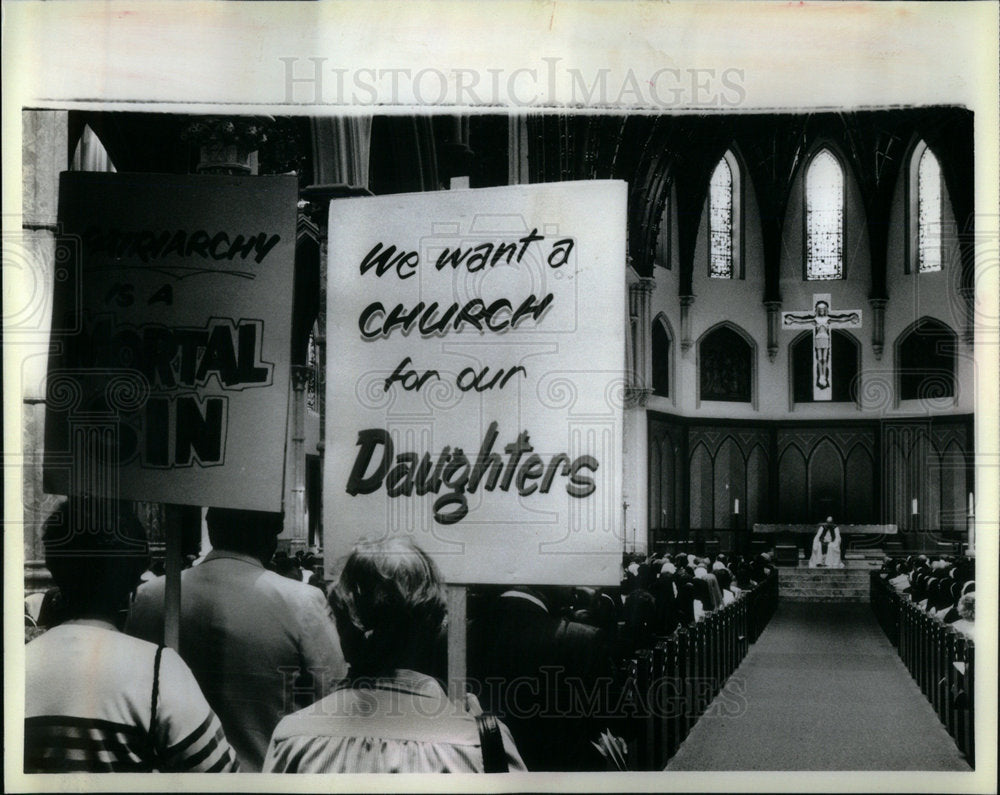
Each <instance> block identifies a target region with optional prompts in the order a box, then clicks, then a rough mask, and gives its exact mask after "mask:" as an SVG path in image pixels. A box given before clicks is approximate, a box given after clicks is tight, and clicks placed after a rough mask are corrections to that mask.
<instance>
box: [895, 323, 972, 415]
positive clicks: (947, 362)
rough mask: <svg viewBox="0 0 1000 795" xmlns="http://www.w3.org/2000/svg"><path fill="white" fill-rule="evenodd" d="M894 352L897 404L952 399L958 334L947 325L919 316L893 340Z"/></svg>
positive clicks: (954, 387) (954, 384)
mask: <svg viewBox="0 0 1000 795" xmlns="http://www.w3.org/2000/svg"><path fill="white" fill-rule="evenodd" d="M894 349H895V364H896V368H895V369H896V395H897V403H898V401H900V400H931V399H939V398H944V397H949V396H950V397H954V396H955V394H956V367H957V360H958V335H957V334H956V333H955V332H954V331H953V330H952V328H951V327H950V326H949V325H948V324H947V323H944V322H942V321H940V320H938V319H937V318H935V317H931V316H930V315H924V316H922V317H919V318H917V319H916V320H915V321H913V323H911V324H910V325H909V326H907V327H906V328H905V329H903V331H902V332H900V334H899V336H898V337H896V342H895V345H894Z"/></svg>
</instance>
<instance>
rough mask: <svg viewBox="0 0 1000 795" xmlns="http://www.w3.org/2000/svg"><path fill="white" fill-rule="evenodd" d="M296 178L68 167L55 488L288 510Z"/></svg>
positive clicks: (49, 408) (52, 462)
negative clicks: (284, 479)
mask: <svg viewBox="0 0 1000 795" xmlns="http://www.w3.org/2000/svg"><path fill="white" fill-rule="evenodd" d="M296 199H297V185H296V181H295V178H294V177H256V178H250V177H228V176H181V175H165V174H105V173H72V172H70V173H64V174H62V178H61V181H60V190H59V201H60V205H59V221H60V235H61V239H62V242H63V245H62V246H61V249H60V250H63V251H68V252H71V253H72V256H71V257H70V258H69V259H68V260H67V261H66V262H63V263H60V266H59V267H58V268H57V271H56V282H55V283H56V293H55V301H54V314H53V326H52V327H53V343H54V345H53V349H52V355H51V356H50V360H49V369H48V375H47V389H46V429H45V431H46V433H45V453H46V455H45V479H46V490H47V491H50V492H53V493H59V494H67V493H70V494H73V493H95V494H98V495H99V496H110V497H117V498H121V499H139V500H148V501H154V502H169V503H180V504H188V505H216V506H221V507H230V508H247V509H255V510H273V511H276V510H280V508H281V498H282V476H283V462H284V443H285V435H286V414H287V405H288V372H289V357H290V333H291V331H290V329H291V317H292V311H291V304H292V285H293V267H294V257H295V212H296Z"/></svg>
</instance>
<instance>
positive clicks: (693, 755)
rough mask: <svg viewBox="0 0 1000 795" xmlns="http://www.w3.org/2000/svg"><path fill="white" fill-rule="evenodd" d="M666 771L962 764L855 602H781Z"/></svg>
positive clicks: (889, 648) (953, 766)
mask: <svg viewBox="0 0 1000 795" xmlns="http://www.w3.org/2000/svg"><path fill="white" fill-rule="evenodd" d="M667 770H969V765H968V764H967V763H966V761H965V759H964V757H963V756H962V755H961V754H960V753H959V751H958V748H957V747H956V746H955V743H954V741H953V740H952V738H951V737H950V736H949V735H948V732H947V731H946V730H945V728H944V726H942V725H941V722H940V721H939V720H938V718H937V715H936V714H935V712H934V710H933V708H932V707H931V706H930V704H929V703H928V702H927V699H926V698H924V695H923V694H922V693H921V692H920V689H919V688H918V687H917V685H916V683H915V682H914V681H913V679H911V678H910V674H909V672H908V671H907V670H906V668H905V667H904V666H903V664H902V662H900V660H899V656H898V655H897V654H896V650H895V649H894V648H893V646H892V644H891V643H890V642H889V641H888V639H887V638H886V637H885V635H884V634H883V633H882V630H881V629H880V628H879V626H878V624H877V623H876V622H875V618H874V616H873V615H872V612H871V608H870V607H869V606H868V605H864V604H843V603H842V604H801V603H800V604H796V603H793V602H783V603H781V604H779V606H778V611H777V612H776V613H775V615H774V618H772V619H771V622H770V623H769V624H768V626H767V628H766V629H765V630H764V633H763V634H762V635H761V637H760V639H759V640H758V641H757V643H755V644H754V645H753V646H752V647H751V649H750V653H749V654H748V655H747V657H746V659H744V661H743V663H742V665H740V667H739V668H738V669H737V670H736V672H735V673H734V674H733V676H732V677H731V678H730V680H729V682H728V683H727V685H726V687H725V688H724V689H723V691H722V692H721V693H720V694H719V696H718V697H717V698H716V699H715V701H714V702H713V703H712V704H711V705H710V706H709V709H708V710H707V711H706V713H705V715H704V716H703V717H702V718H701V720H699V722H698V723H697V725H696V726H695V727H694V729H693V730H692V732H691V734H690V735H689V736H688V738H687V740H685V741H684V743H683V744H682V745H681V747H680V749H679V750H678V752H677V754H676V755H675V756H674V758H673V759H671V761H670V763H669V764H668V765H667Z"/></svg>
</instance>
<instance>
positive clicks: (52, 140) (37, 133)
mask: <svg viewBox="0 0 1000 795" xmlns="http://www.w3.org/2000/svg"><path fill="white" fill-rule="evenodd" d="M21 135H22V146H21V169H22V172H21V174H22V176H21V187H22V194H21V201H22V217H21V234H20V236H19V237H16V238H11V239H8V238H6V237H5V239H4V251H3V277H4V293H5V300H4V304H5V305H4V345H5V346H8V348H7V351H8V352H13V353H15V355H17V356H18V357H20V356H21V355H25V360H24V363H23V366H22V367H21V369H20V373H19V374H18V375H19V377H20V379H21V380H20V386H19V387H15V386H14V384H11V383H7V384H5V386H7V387H9V388H11V389H18V388H19V389H20V392H21V394H20V395H19V397H20V399H21V411H22V414H23V416H22V420H21V422H19V423H15V424H18V425H20V428H21V433H22V438H21V450H20V451H17V450H12V451H11V452H12V453H15V452H21V451H23V452H24V457H23V459H22V467H23V468H22V472H21V480H22V491H21V497H22V500H23V506H22V509H23V517H24V524H23V526H22V527H23V544H24V560H25V586H26V590H27V591H28V592H30V591H32V590H42V589H44V588H46V587H48V585H49V583H50V582H51V578H50V577H49V575H48V570H47V569H46V568H45V563H44V559H45V553H44V549H43V547H42V523H43V522H44V521H45V519H46V517H47V516H48V514H49V513H51V511H52V510H53V509H54V508H55V507H56V505H57V504H58V500H57V499H56V498H55V497H53V496H51V495H46V494H45V493H44V491H43V489H42V456H41V452H42V450H43V449H44V434H43V428H44V415H45V386H44V384H45V370H46V356H45V355H44V353H45V351H46V350H47V348H48V344H49V342H48V341H49V327H50V325H51V322H52V289H53V284H54V280H55V279H56V277H57V273H58V268H57V262H59V263H60V264H61V265H68V266H69V267H74V266H75V261H73V259H72V258H70V260H69V262H66V263H63V262H62V257H61V256H57V255H60V253H61V252H60V250H59V246H58V244H57V241H56V231H57V221H58V218H57V212H58V206H59V173H60V172H62V171H65V170H66V169H67V168H68V166H69V156H68V148H69V143H68V136H69V114H68V113H67V112H65V111H53V110H26V111H22V113H21ZM11 299H12V300H11ZM29 353H36V354H37V355H31V356H28V355H27V354H29ZM9 419H11V418H9Z"/></svg>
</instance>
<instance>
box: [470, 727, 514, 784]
mask: <svg viewBox="0 0 1000 795" xmlns="http://www.w3.org/2000/svg"><path fill="white" fill-rule="evenodd" d="M476 727H477V728H478V729H479V743H480V746H481V747H482V749H483V772H484V773H506V772H508V770H509V768H508V767H507V752H506V750H504V747H503V735H502V734H500V723H499V721H497V718H496V715H491V714H490V713H489V712H484V713H483V714H482V715H477V716H476Z"/></svg>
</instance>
